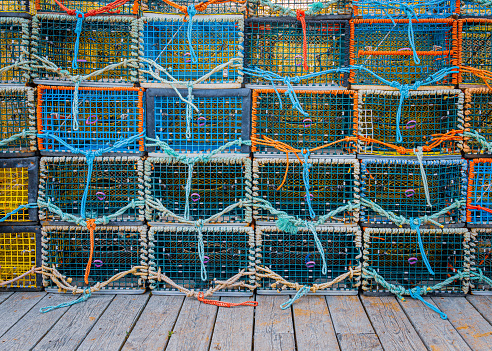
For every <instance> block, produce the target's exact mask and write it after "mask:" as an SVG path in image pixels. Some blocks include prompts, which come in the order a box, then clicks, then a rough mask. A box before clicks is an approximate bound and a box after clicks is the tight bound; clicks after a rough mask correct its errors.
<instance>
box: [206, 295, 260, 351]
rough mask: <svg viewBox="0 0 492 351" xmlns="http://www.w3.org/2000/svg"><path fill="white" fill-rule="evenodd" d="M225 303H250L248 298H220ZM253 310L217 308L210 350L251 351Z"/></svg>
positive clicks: (245, 307)
mask: <svg viewBox="0 0 492 351" xmlns="http://www.w3.org/2000/svg"><path fill="white" fill-rule="evenodd" d="M220 300H221V301H225V302H234V303H239V302H244V301H251V300H252V299H251V298H248V297H222V298H221V299H220ZM254 312H255V308H254V307H251V306H241V307H233V308H227V307H219V311H218V312H217V319H216V320H215V328H214V333H213V337H212V344H211V346H210V350H214V351H215V350H224V351H226V350H234V351H251V348H252V346H253V324H254Z"/></svg>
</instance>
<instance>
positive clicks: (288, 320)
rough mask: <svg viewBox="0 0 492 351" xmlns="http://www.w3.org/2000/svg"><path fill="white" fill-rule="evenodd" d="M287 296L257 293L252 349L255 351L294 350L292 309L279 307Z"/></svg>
mask: <svg viewBox="0 0 492 351" xmlns="http://www.w3.org/2000/svg"><path fill="white" fill-rule="evenodd" d="M288 298H289V296H285V295H284V296H278V295H276V296H266V295H258V296H257V297H256V301H258V307H256V316H255V333H254V349H255V350H257V351H268V350H278V351H290V350H295V348H296V342H295V337H294V324H293V321H292V310H291V309H290V308H288V309H286V310H282V309H280V305H281V304H283V303H284V302H285V301H286V300H287V299H288Z"/></svg>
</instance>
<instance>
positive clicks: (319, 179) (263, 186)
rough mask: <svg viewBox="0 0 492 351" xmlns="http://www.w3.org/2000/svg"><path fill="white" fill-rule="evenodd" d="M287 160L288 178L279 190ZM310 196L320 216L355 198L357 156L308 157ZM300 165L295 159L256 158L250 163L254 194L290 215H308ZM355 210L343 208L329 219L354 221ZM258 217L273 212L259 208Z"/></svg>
mask: <svg viewBox="0 0 492 351" xmlns="http://www.w3.org/2000/svg"><path fill="white" fill-rule="evenodd" d="M287 162H289V163H288V172H287V180H286V182H285V184H284V185H283V186H282V188H281V189H280V190H277V188H278V187H279V186H280V185H281V184H282V180H283V178H284V174H285V171H286V167H287ZM309 163H311V164H312V166H311V168H310V170H309V183H310V190H309V193H310V199H311V204H312V208H313V211H314V213H315V214H316V217H317V218H318V217H319V216H322V215H324V214H326V213H328V212H330V211H333V210H336V209H337V208H338V207H340V206H344V205H347V204H348V202H354V200H356V194H355V193H356V189H355V188H356V187H357V185H356V183H358V178H359V167H358V165H359V164H358V161H356V160H347V159H345V160H343V159H331V160H322V159H320V160H309ZM302 173H303V166H302V165H301V164H300V163H299V161H298V160H297V159H294V160H289V161H287V160H285V159H256V160H255V161H254V164H253V179H254V181H253V183H254V186H255V190H256V192H255V194H254V195H255V197H258V198H260V199H264V200H267V201H269V202H270V203H271V204H272V205H273V206H274V207H275V208H276V209H278V210H281V211H285V212H287V214H289V215H291V216H297V217H299V218H302V219H310V218H311V217H310V213H309V207H308V202H307V196H306V187H305V184H304V181H303V176H302ZM356 215H358V214H356V213H355V212H349V211H343V212H341V213H339V214H337V215H336V216H335V217H334V218H332V219H330V220H329V221H330V222H345V223H349V222H354V221H357V218H356V217H355V216H356ZM255 218H256V219H257V220H273V219H275V216H274V215H272V214H270V212H269V211H267V210H264V209H261V208H258V209H256V211H255Z"/></svg>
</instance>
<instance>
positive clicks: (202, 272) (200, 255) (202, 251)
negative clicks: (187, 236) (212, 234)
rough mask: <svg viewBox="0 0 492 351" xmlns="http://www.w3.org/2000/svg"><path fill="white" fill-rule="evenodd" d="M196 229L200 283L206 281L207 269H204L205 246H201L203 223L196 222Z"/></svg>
mask: <svg viewBox="0 0 492 351" xmlns="http://www.w3.org/2000/svg"><path fill="white" fill-rule="evenodd" d="M196 227H197V229H198V235H197V239H198V258H199V259H200V275H201V278H202V281H206V280H207V267H205V245H204V244H203V232H202V229H203V221H201V220H200V221H198V222H197V223H196Z"/></svg>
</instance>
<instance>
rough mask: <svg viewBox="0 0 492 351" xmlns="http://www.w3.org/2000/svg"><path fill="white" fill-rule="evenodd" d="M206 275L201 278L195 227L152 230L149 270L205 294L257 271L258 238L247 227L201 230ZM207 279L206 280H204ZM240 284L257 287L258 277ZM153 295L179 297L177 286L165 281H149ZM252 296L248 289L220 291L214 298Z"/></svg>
mask: <svg viewBox="0 0 492 351" xmlns="http://www.w3.org/2000/svg"><path fill="white" fill-rule="evenodd" d="M202 234H203V246H204V260H203V262H204V265H205V270H204V273H205V275H204V276H203V277H202V270H201V261H200V258H199V254H198V239H197V236H198V229H197V228H195V227H185V226H184V227H183V226H181V227H172V226H165V227H152V228H150V231H149V257H150V261H149V264H150V271H151V272H152V271H154V272H157V271H158V270H159V269H160V270H161V273H163V274H165V275H166V276H167V277H168V278H169V279H171V280H172V281H173V282H174V284H176V285H177V286H180V287H183V288H186V289H188V290H191V289H193V290H195V291H206V290H208V289H210V288H213V287H214V286H215V285H216V284H217V283H218V282H219V281H226V280H228V279H230V278H232V277H233V276H235V275H236V274H238V273H240V272H241V271H243V270H244V271H245V272H254V271H255V268H254V266H255V262H254V250H255V235H254V232H253V229H251V228H248V227H232V226H229V227H217V226H211V227H209V226H205V227H203V229H202ZM202 278H205V279H202ZM238 282H244V283H246V284H248V285H252V286H254V285H255V276H254V275H248V276H242V277H241V278H240V279H239V280H238ZM149 284H150V288H151V289H152V293H153V294H158V295H159V294H163V295H166V294H171V295H174V294H177V293H178V294H179V290H178V288H177V287H176V286H173V285H171V284H169V283H168V282H165V281H163V280H161V281H157V280H152V279H151V280H149ZM221 294H222V295H224V294H225V295H237V294H240V295H252V292H251V291H249V289H248V288H246V287H236V288H234V287H232V288H228V289H225V290H220V291H218V292H217V293H215V294H214V295H221Z"/></svg>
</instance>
